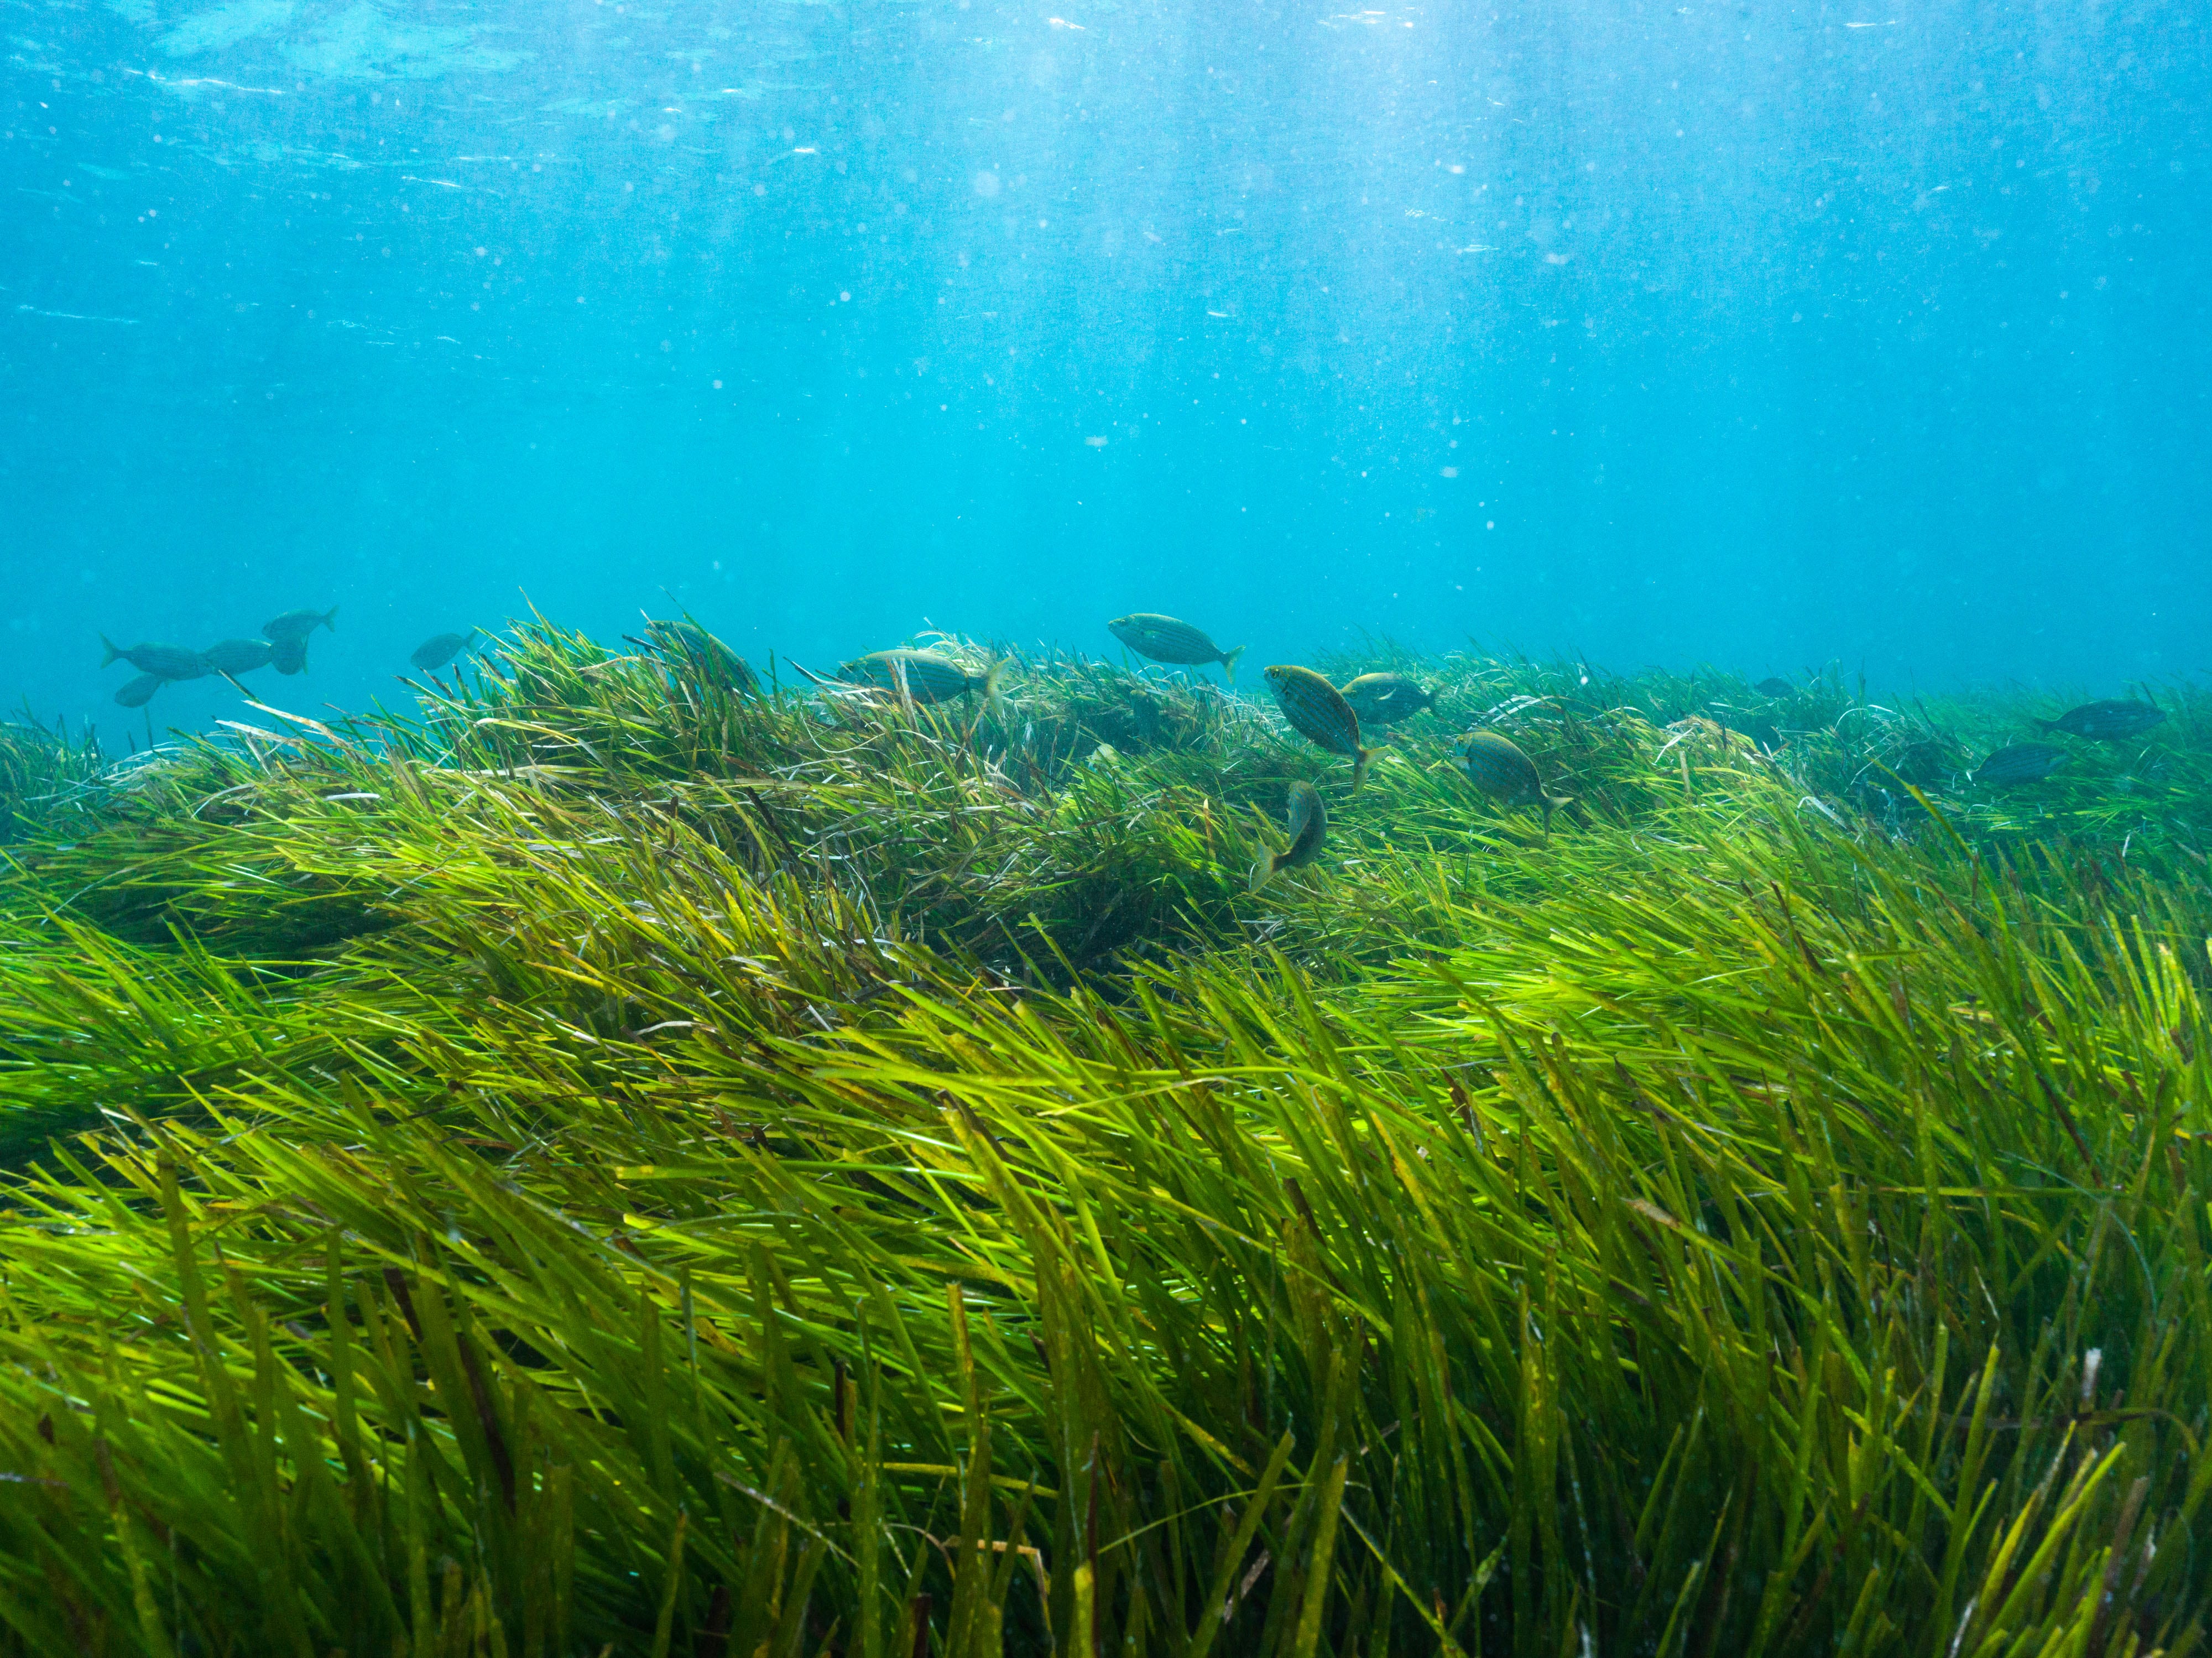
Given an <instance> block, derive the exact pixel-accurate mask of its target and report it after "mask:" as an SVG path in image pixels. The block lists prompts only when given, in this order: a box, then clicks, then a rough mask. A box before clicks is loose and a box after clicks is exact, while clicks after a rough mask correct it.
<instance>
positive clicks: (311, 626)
mask: <svg viewBox="0 0 2212 1658" xmlns="http://www.w3.org/2000/svg"><path fill="white" fill-rule="evenodd" d="M318 628H328V629H330V630H331V632H332V633H336V632H337V630H338V607H337V605H335V604H333V605H331V608H330V609H329V610H287V611H285V612H284V614H283V615H282V616H272V617H271V618H270V620H268V621H266V622H264V623H262V624H261V636H262V637H263V638H264V639H268V640H273V641H276V643H278V644H280V645H281V644H283V642H284V641H286V640H288V639H305V638H306V637H307V635H309V634H311V633H313V632H314V630H315V629H318Z"/></svg>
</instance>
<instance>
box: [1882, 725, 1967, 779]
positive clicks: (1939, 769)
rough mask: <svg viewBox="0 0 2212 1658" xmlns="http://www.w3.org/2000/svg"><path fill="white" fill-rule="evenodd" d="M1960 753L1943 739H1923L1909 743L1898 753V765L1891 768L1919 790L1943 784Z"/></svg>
mask: <svg viewBox="0 0 2212 1658" xmlns="http://www.w3.org/2000/svg"><path fill="white" fill-rule="evenodd" d="M1957 759H1958V751H1957V750H1954V748H1953V747H1952V746H1951V744H1948V743H1947V742H1945V741H1943V740H1942V738H1936V737H1923V738H1919V739H1917V741H1914V742H1911V743H1907V744H1905V747H1904V748H1903V749H1902V750H1899V753H1898V756H1897V762H1896V763H1895V764H1894V765H1893V766H1892V767H1891V768H1890V769H1891V770H1893V771H1894V772H1895V773H1896V774H1898V775H1899V777H1901V778H1903V779H1904V780H1905V781H1906V782H1908V783H1911V784H1913V785H1914V786H1917V787H1919V788H1923V789H1924V788H1926V787H1928V786H1929V785H1930V784H1931V783H1938V782H1941V781H1942V780H1943V778H1944V777H1945V776H1947V775H1948V774H1949V773H1950V772H1951V771H1952V770H1953V769H1954V765H1955V762H1957Z"/></svg>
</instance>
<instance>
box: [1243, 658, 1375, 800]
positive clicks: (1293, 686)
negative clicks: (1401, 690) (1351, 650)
mask: <svg viewBox="0 0 2212 1658" xmlns="http://www.w3.org/2000/svg"><path fill="white" fill-rule="evenodd" d="M1267 687H1268V689H1270V690H1272V691H1273V692H1274V693H1275V702H1276V705H1277V706H1278V707H1279V708H1281V709H1282V711H1283V718H1284V719H1285V720H1289V721H1290V722H1291V730H1293V731H1295V732H1297V734H1298V735H1299V736H1301V737H1303V738H1305V739H1306V740H1307V741H1308V742H1310V743H1316V744H1320V745H1321V746H1322V748H1324V749H1327V750H1328V751H1329V752H1330V753H1331V754H1341V755H1346V756H1350V757H1351V760H1352V793H1355V794H1357V793H1358V792H1359V785H1360V782H1361V780H1363V779H1364V778H1365V777H1366V775H1367V762H1369V761H1370V760H1372V759H1373V758H1374V757H1375V754H1376V750H1373V749H1365V748H1362V747H1360V745H1359V716H1358V714H1356V713H1354V712H1353V711H1352V704H1351V703H1349V702H1347V701H1345V700H1344V697H1343V695H1342V694H1341V693H1340V692H1339V691H1338V690H1337V689H1336V687H1335V686H1334V685H1332V684H1330V683H1328V681H1327V680H1326V679H1323V678H1322V677H1321V676H1320V675H1319V674H1317V673H1316V672H1315V671H1313V670H1312V669H1311V668H1297V667H1290V666H1285V665H1278V666H1275V667H1272V668H1269V669H1268V670H1267Z"/></svg>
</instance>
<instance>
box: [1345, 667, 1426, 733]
mask: <svg viewBox="0 0 2212 1658" xmlns="http://www.w3.org/2000/svg"><path fill="white" fill-rule="evenodd" d="M1336 689H1337V695H1340V696H1341V697H1342V698H1343V699H1344V700H1345V701H1347V702H1349V703H1350V704H1352V712H1353V713H1354V714H1358V716H1359V719H1360V722H1361V723H1362V724H1363V725H1370V726H1392V725H1395V724H1396V723H1397V722H1398V721H1399V720H1405V719H1408V718H1410V717H1411V716H1413V715H1414V714H1419V712H1420V711H1421V710H1422V709H1423V708H1433V707H1434V706H1435V705H1436V701H1437V694H1436V693H1435V692H1434V691H1431V690H1424V689H1421V687H1420V685H1419V683H1416V682H1415V681H1413V680H1412V679H1410V678H1408V677H1407V676H1406V675H1404V674H1401V673H1364V674H1362V675H1360V676H1359V677H1358V678H1357V679H1354V680H1352V681H1350V682H1348V683H1346V684H1342V685H1340V686H1338V687H1337V688H1336Z"/></svg>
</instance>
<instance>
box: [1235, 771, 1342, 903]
mask: <svg viewBox="0 0 2212 1658" xmlns="http://www.w3.org/2000/svg"><path fill="white" fill-rule="evenodd" d="M1290 830H1291V844H1290V845H1289V846H1288V847H1285V848H1284V849H1283V850H1282V851H1280V852H1263V853H1261V854H1260V861H1259V862H1257V863H1256V864H1255V865H1252V886H1251V890H1253V891H1254V892H1257V891H1258V890H1260V889H1261V887H1263V886H1265V885H1267V883H1268V882H1270V881H1272V880H1273V879H1274V878H1275V877H1276V876H1278V875H1279V874H1281V873H1282V872H1283V871H1285V870H1286V869H1297V868H1299V867H1301V866H1302V865H1306V864H1310V863H1311V862H1313V860H1314V859H1316V858H1318V857H1319V856H1320V855H1321V843H1322V841H1324V840H1326V839H1328V807H1327V806H1324V805H1322V803H1321V791H1320V790H1319V789H1316V787H1314V786H1313V785H1312V784H1310V783H1293V784H1291V798H1290Z"/></svg>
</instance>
